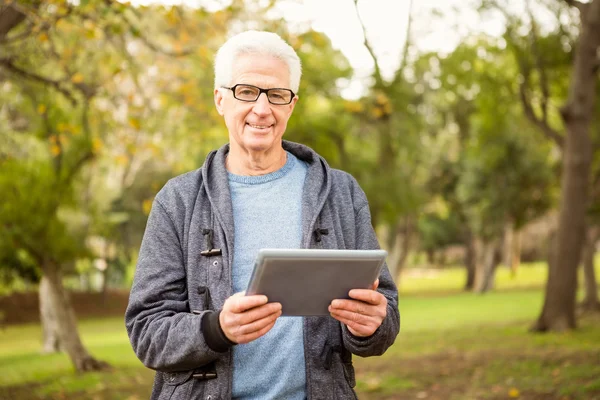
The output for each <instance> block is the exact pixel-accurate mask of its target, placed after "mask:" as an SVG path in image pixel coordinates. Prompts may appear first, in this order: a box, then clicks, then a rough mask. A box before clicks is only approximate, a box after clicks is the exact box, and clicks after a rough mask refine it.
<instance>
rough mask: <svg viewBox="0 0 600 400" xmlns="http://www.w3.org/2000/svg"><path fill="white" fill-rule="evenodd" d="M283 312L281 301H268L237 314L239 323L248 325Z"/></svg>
mask: <svg viewBox="0 0 600 400" xmlns="http://www.w3.org/2000/svg"><path fill="white" fill-rule="evenodd" d="M278 312H281V303H267V304H263V305H262V306H258V307H255V308H252V309H250V310H247V311H245V312H243V313H239V314H237V315H236V323H237V325H248V324H251V323H253V322H254V321H258V320H261V319H263V318H266V317H268V316H269V315H273V314H276V313H278Z"/></svg>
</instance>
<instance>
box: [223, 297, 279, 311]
mask: <svg viewBox="0 0 600 400" xmlns="http://www.w3.org/2000/svg"><path fill="white" fill-rule="evenodd" d="M242 293H243V292H240V293H236V294H234V295H233V296H231V297H230V298H229V299H227V300H226V301H225V304H224V305H223V309H225V308H226V306H227V309H228V311H231V312H233V313H242V312H244V311H246V310H249V309H251V308H254V307H258V306H262V305H263V304H267V302H268V301H269V299H267V296H264V295H254V296H245V295H243V294H242Z"/></svg>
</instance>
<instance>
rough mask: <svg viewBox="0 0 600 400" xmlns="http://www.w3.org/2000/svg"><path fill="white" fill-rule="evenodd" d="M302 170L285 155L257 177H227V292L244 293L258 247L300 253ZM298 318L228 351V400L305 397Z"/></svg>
mask: <svg viewBox="0 0 600 400" xmlns="http://www.w3.org/2000/svg"><path fill="white" fill-rule="evenodd" d="M306 172H307V166H306V164H305V163H304V162H302V161H299V160H298V159H297V158H296V157H295V156H294V155H292V154H291V153H289V152H288V153H287V161H286V164H285V165H284V166H283V167H282V168H281V169H279V170H277V171H275V172H272V173H270V174H267V175H261V176H240V175H234V174H231V173H229V174H228V176H229V187H230V190H231V200H232V203H233V221H234V222H233V223H234V243H235V246H234V253H233V268H232V277H233V289H234V292H235V293H237V292H241V291H244V290H246V287H247V285H248V281H249V280H250V275H251V273H252V268H253V266H254V259H255V258H256V255H257V254H258V250H259V249H261V248H300V247H301V244H302V215H301V214H302V212H301V211H302V205H301V200H302V192H303V189H304V180H305V177H306ZM302 324H303V320H302V317H280V318H279V319H278V320H277V322H276V324H275V326H274V327H273V329H271V330H270V331H269V332H268V333H267V334H266V335H264V336H263V337H261V338H259V339H257V340H255V341H253V342H250V343H247V344H240V345H236V346H234V347H233V364H234V367H233V398H234V399H244V400H246V399H248V400H250V399H276V398H277V399H292V400H294V399H298V400H303V399H305V398H306V393H305V392H306V390H305V385H306V373H305V368H306V367H305V362H304V340H303V329H302Z"/></svg>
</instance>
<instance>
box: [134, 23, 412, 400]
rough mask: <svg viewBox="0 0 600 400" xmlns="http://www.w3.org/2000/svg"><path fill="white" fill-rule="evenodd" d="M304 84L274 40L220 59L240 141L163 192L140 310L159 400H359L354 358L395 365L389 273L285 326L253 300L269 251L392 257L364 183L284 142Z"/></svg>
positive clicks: (226, 102) (243, 41)
mask: <svg viewBox="0 0 600 400" xmlns="http://www.w3.org/2000/svg"><path fill="white" fill-rule="evenodd" d="M300 75H301V71H300V60H299V58H298V56H297V55H296V53H295V52H294V50H293V49H292V48H291V47H290V46H289V45H288V44H287V43H285V42H284V41H283V40H282V39H281V38H280V37H279V36H277V35H275V34H273V33H268V32H256V31H248V32H244V33H242V34H239V35H237V36H235V37H233V38H231V39H230V40H228V41H227V42H226V43H225V44H224V45H223V46H222V47H221V49H220V50H219V52H218V53H217V57H216V60H215V89H214V99H215V105H216V107H217V110H218V112H219V114H220V115H222V116H223V118H224V120H225V124H226V126H227V129H228V131H229V144H228V145H225V146H223V147H222V148H220V149H219V150H218V151H214V152H211V153H210V154H209V155H208V156H207V159H206V161H205V163H204V165H203V166H202V168H200V169H199V170H196V171H193V172H190V173H187V174H184V175H182V176H179V177H177V178H174V179H172V180H171V181H169V182H168V183H167V184H166V185H165V187H164V188H163V189H162V190H161V191H160V192H159V193H158V194H157V196H156V199H155V201H154V204H153V207H152V212H151V213H150V216H149V219H148V224H147V227H146V232H145V234H144V239H143V242H142V247H141V249H140V255H139V261H138V265H137V270H136V274H135V279H134V283H133V287H132V290H131V295H130V299H129V306H128V308H127V312H126V324H127V332H128V334H129V337H130V340H131V343H132V346H133V348H134V350H135V352H136V354H137V356H138V357H139V358H140V359H141V360H142V361H143V363H144V364H145V365H146V366H147V367H149V368H152V369H155V370H157V371H158V373H157V374H156V378H155V381H154V388H153V392H152V399H200V398H202V399H213V400H214V399H230V398H239V399H305V398H308V399H347V398H355V397H356V395H355V394H354V391H353V389H352V388H353V387H354V385H355V380H354V369H353V367H352V354H356V355H359V356H372V355H380V354H383V352H384V351H385V350H386V349H387V348H388V347H389V346H390V345H391V344H392V343H393V342H394V340H395V338H396V335H397V334H398V331H399V326H400V321H399V313H398V303H397V290H396V287H395V286H394V283H393V281H392V279H391V276H390V274H389V272H388V270H387V267H386V268H384V271H383V272H382V274H381V275H380V277H379V279H378V280H377V281H376V282H375V283H374V284H373V289H372V290H366V289H356V290H352V291H351V292H350V293H349V295H350V297H351V299H346V300H344V299H339V300H334V301H333V302H332V304H331V305H330V308H329V310H330V313H331V316H326V317H306V318H302V317H282V318H279V317H280V316H281V305H280V304H279V303H269V302H268V299H267V298H266V297H265V296H260V295H256V296H245V295H244V293H243V291H244V290H245V288H246V286H247V284H248V281H249V278H250V274H251V272H252V268H253V261H254V258H255V256H256V254H257V252H258V250H259V249H260V248H267V247H270V248H328V249H337V248H345V249H374V248H377V247H378V244H377V240H376V238H375V234H374V232H373V228H372V225H371V220H370V213H369V206H368V203H367V199H366V197H365V194H364V192H363V191H362V190H361V189H360V187H359V186H358V184H357V183H356V181H355V180H354V178H352V177H351V176H350V175H348V174H347V173H344V172H342V171H339V170H334V169H331V168H329V166H328V165H327V163H326V161H325V160H324V159H323V158H321V157H320V156H319V155H318V154H316V153H315V152H314V151H313V150H311V149H309V148H308V147H306V146H303V145H300V144H295V143H291V142H286V141H283V139H282V137H283V134H284V132H285V129H286V124H287V121H288V119H289V118H290V116H291V115H292V111H293V110H294V106H295V104H296V102H297V101H298V96H297V94H296V93H297V92H298V87H299V83H300Z"/></svg>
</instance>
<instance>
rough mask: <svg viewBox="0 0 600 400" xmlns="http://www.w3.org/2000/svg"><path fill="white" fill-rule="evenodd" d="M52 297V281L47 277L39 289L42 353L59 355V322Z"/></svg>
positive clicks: (43, 279) (43, 277)
mask: <svg viewBox="0 0 600 400" xmlns="http://www.w3.org/2000/svg"><path fill="white" fill-rule="evenodd" d="M51 295H52V289H51V287H50V280H49V279H48V277H47V276H46V275H43V276H42V280H41V281H40V288H39V303H40V322H41V324H42V340H43V343H42V353H45V354H50V353H58V352H60V351H62V350H63V349H62V347H61V344H60V340H59V336H58V326H59V323H58V320H57V317H56V313H55V312H54V309H53V308H52V304H51V303H50V301H48V299H50V296H51Z"/></svg>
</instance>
